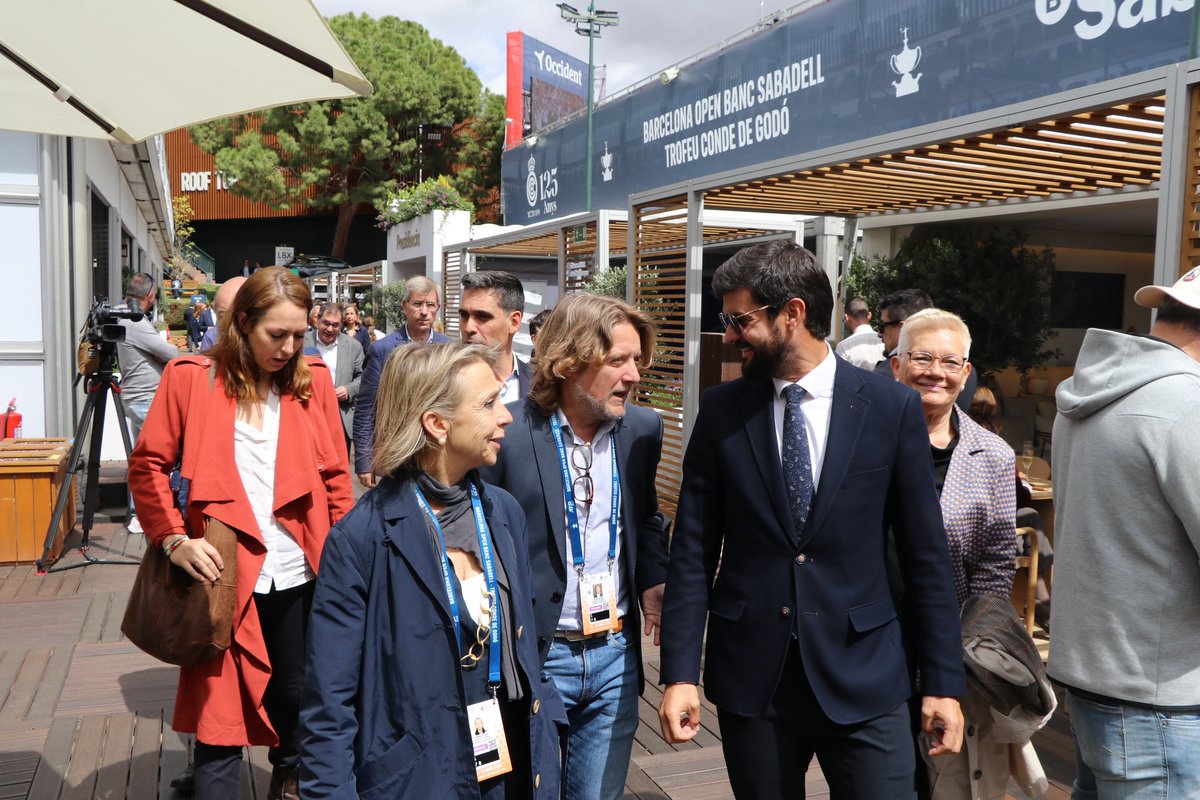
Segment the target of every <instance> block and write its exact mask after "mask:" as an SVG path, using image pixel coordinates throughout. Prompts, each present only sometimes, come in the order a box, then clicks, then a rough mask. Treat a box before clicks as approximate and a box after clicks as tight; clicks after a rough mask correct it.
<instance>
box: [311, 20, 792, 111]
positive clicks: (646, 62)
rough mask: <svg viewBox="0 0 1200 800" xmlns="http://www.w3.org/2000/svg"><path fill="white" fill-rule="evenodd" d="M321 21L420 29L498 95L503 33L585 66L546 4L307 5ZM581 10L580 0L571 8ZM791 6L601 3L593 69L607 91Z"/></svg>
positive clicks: (573, 39)
mask: <svg viewBox="0 0 1200 800" xmlns="http://www.w3.org/2000/svg"><path fill="white" fill-rule="evenodd" d="M314 3H315V5H316V7H317V8H318V9H319V10H320V12H321V13H322V14H324V15H325V16H327V17H328V16H334V15H336V14H344V13H346V12H349V11H353V12H356V13H364V12H365V13H367V14H370V15H371V16H373V17H379V16H385V15H388V14H390V15H392V16H397V17H401V18H403V19H411V20H414V21H416V22H419V23H420V24H421V25H423V26H425V28H426V29H427V30H428V31H429V32H430V33H431V34H432V35H433V36H434V37H435V38H437V39H441V40H442V41H443V42H445V43H446V44H448V45H450V46H451V47H453V48H454V49H455V50H457V51H458V52H459V53H460V54H462V56H463V57H464V58H466V60H467V63H468V64H470V65H471V67H472V68H473V69H474V70H475V72H476V73H477V74H478V75H479V78H480V80H482V81H483V84H484V86H486V87H488V88H489V89H491V90H492V91H493V92H496V93H498V94H504V81H505V54H504V48H505V33H506V32H508V31H513V30H519V31H524V32H525V33H526V34H528V35H530V36H533V37H534V38H536V39H540V40H542V41H544V42H546V43H547V44H549V45H552V46H554V47H557V48H558V49H560V50H564V51H566V52H568V53H570V54H572V55H574V56H577V57H578V58H579V59H581V60H583V61H586V60H587V38H586V37H582V36H578V35H576V34H575V32H574V30H573V28H572V27H571V26H570V25H569V24H568V23H566V22H565V21H563V20H562V18H561V16H560V14H559V10H558V8H557V6H556V3H555V2H551V0H492V1H491V2H482V0H423V1H422V2H413V0H401V1H400V2H396V0H392V1H391V2H387V0H314ZM571 5H574V6H575V7H576V8H580V9H584V8H586V7H587V2H586V0H576V1H575V2H572V3H571ZM790 5H791V2H787V3H779V2H778V0H776V2H774V3H772V2H766V3H765V4H764V3H763V2H760V0H677V2H647V1H646V0H637V1H636V2H634V1H631V0H600V4H599V7H600V8H603V9H605V10H608V11H616V12H617V13H618V14H619V15H620V18H621V24H620V25H619V26H618V27H616V28H611V29H606V30H605V31H604V33H603V36H602V38H599V39H597V40H596V63H597V64H606V65H607V66H608V84H607V91H608V92H610V93H611V92H614V91H616V90H618V89H621V88H623V87H625V86H628V85H629V84H631V83H634V82H636V81H638V80H640V79H642V78H645V77H647V76H649V75H651V74H655V73H657V72H660V71H662V70H663V69H664V68H665V67H668V66H670V65H671V64H674V63H676V62H678V61H681V60H683V59H685V58H687V57H688V56H690V55H692V54H694V53H696V52H698V51H700V50H703V49H705V48H707V47H710V46H711V45H714V44H717V43H718V42H720V41H722V40H723V39H726V38H729V37H731V36H734V35H736V34H738V33H740V32H742V31H744V30H746V29H747V28H749V27H751V26H753V25H755V24H756V23H757V22H758V20H759V16H760V13H762V12H763V11H764V10H765V11H766V12H767V13H770V12H772V11H775V10H777V9H779V8H780V7H781V6H783V7H787V6H790Z"/></svg>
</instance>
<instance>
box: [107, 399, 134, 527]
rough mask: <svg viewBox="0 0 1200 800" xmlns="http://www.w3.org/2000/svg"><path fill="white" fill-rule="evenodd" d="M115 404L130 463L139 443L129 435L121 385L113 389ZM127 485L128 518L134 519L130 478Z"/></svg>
mask: <svg viewBox="0 0 1200 800" xmlns="http://www.w3.org/2000/svg"><path fill="white" fill-rule="evenodd" d="M112 399H113V405H115V406H116V407H117V427H118V428H120V429H121V443H122V444H124V445H125V463H126V464H128V463H129V459H130V457H131V456H132V455H133V445H135V444H137V442H134V441H133V439H132V438H131V437H130V435H129V417H127V416H125V401H124V400H122V399H121V391H120V387H119V386H114V387H113V389H112ZM125 483H126V486H127V487H128V490H127V491H126V492H125V504H126V505H127V506H128V513H127V515H126V519H127V520H130V521H132V520H133V519H134V514H135V513H136V512H135V509H134V507H133V491H132V487H129V486H128V484H129V480H128V478H126V481H125Z"/></svg>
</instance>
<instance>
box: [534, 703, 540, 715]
mask: <svg viewBox="0 0 1200 800" xmlns="http://www.w3.org/2000/svg"><path fill="white" fill-rule="evenodd" d="M541 708H542V701H541V700H534V701H533V713H535V714H536V713H538V711H540V710H541Z"/></svg>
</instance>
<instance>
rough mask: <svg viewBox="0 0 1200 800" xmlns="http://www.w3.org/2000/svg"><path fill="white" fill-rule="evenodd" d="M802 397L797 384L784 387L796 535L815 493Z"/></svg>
mask: <svg viewBox="0 0 1200 800" xmlns="http://www.w3.org/2000/svg"><path fill="white" fill-rule="evenodd" d="M803 398H804V389H802V388H801V387H800V386H799V385H798V384H795V383H793V384H792V385H791V386H785V387H784V389H783V399H784V400H785V401H786V402H787V405H786V406H785V407H784V409H783V481H784V484H785V485H786V486H787V493H788V506H789V508H791V511H792V523H793V524H794V525H795V529H796V535H797V536H799V535H800V534H802V533H803V532H804V525H805V523H806V522H808V510H809V508H810V507H811V505H812V496H813V473H812V459H811V458H810V457H809V454H808V434H807V433H806V432H805V430H804V415H803V414H801V413H800V401H801V400H802V399H803Z"/></svg>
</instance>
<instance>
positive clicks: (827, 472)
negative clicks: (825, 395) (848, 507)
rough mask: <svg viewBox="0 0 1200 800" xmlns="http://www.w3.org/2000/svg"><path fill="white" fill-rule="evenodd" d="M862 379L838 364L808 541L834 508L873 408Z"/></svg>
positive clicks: (845, 364)
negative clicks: (834, 500) (864, 390)
mask: <svg viewBox="0 0 1200 800" xmlns="http://www.w3.org/2000/svg"><path fill="white" fill-rule="evenodd" d="M862 386H863V379H862V375H861V374H860V373H859V372H858V367H856V366H854V365H853V364H850V363H849V362H847V361H842V360H840V359H839V360H838V362H837V371H836V372H835V373H834V376H833V402H832V408H831V410H830V415H829V438H828V439H827V440H826V443H825V460H824V463H823V464H822V465H821V480H820V481H819V482H818V483H817V494H816V497H814V498H813V508H812V511H811V512H810V513H809V520H808V530H807V532H806V535H804V537H803V538H804V539H805V541H807V539H808V538H809V537H811V535H812V534H813V532H815V531H817V530H820V526H821V524H822V523H823V522H824V521H825V517H826V515H827V514H828V513H829V509H830V507H831V505H832V501H833V498H834V497H835V496H836V495H837V493H838V490H839V489H841V486H842V481H843V480H844V479H845V477H846V470H847V468H848V467H849V466H850V457H851V456H852V455H853V454H854V448H855V447H856V446H857V444H858V437H859V435H860V434H861V433H862V427H863V423H864V421H865V419H866V412H867V409H868V407H869V405H870V403H869V402H868V401H867V399H866V398H864V397H863V396H862V394H861V391H862Z"/></svg>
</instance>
